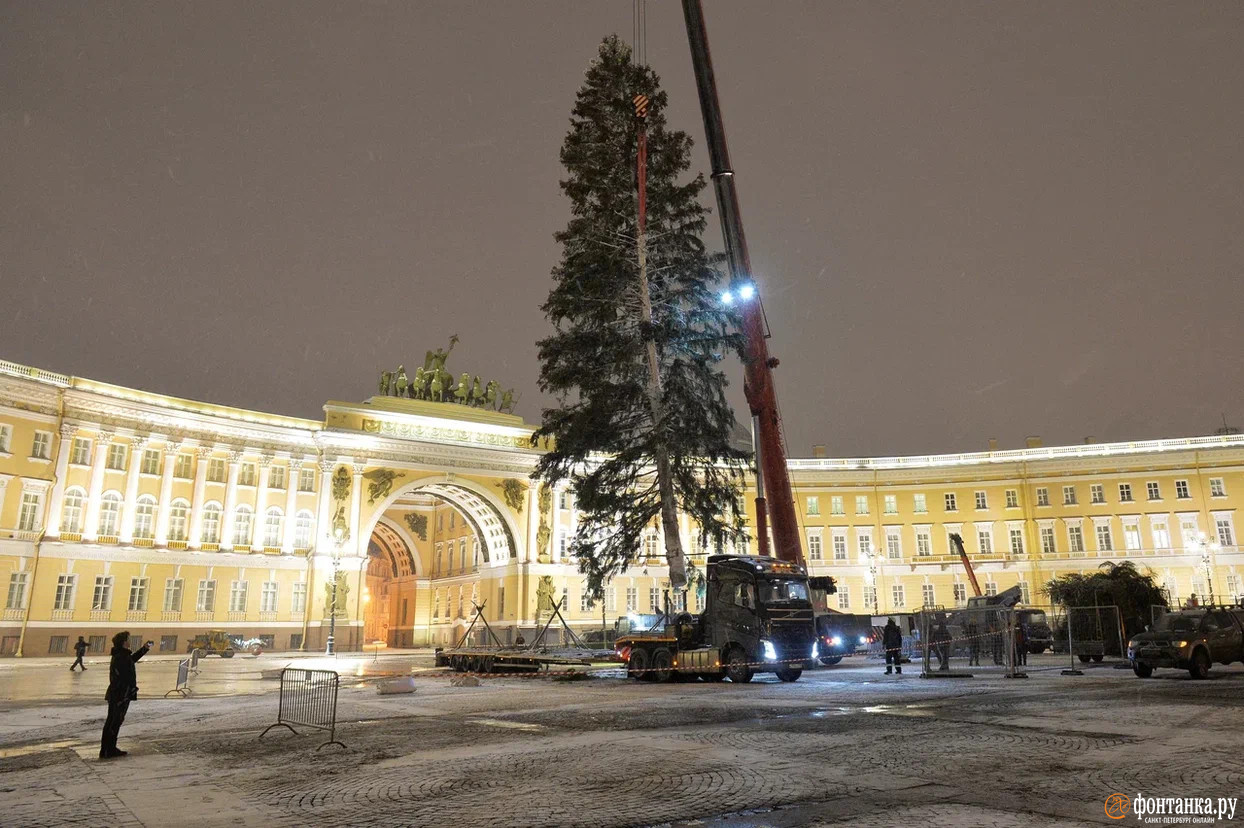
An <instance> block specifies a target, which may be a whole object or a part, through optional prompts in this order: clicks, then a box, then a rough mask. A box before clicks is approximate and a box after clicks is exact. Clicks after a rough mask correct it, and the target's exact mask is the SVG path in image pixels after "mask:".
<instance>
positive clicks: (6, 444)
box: [0, 425, 13, 454]
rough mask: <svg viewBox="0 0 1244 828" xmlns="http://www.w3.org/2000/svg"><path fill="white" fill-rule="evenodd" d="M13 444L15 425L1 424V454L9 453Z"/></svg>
mask: <svg viewBox="0 0 1244 828" xmlns="http://www.w3.org/2000/svg"><path fill="white" fill-rule="evenodd" d="M12 445H13V426H11V425H0V454H8V453H9V452H10V450H11V447H12Z"/></svg>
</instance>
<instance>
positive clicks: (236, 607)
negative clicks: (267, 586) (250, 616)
mask: <svg viewBox="0 0 1244 828" xmlns="http://www.w3.org/2000/svg"><path fill="white" fill-rule="evenodd" d="M246 589H247V582H246V581H234V582H233V583H232V584H231V585H230V587H229V612H246Z"/></svg>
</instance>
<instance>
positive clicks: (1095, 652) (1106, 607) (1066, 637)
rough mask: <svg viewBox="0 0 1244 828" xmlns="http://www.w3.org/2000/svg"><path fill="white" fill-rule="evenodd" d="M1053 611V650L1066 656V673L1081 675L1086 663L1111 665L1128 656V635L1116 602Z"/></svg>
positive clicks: (1064, 671) (1120, 661) (1087, 664)
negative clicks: (1115, 604)
mask: <svg viewBox="0 0 1244 828" xmlns="http://www.w3.org/2000/svg"><path fill="white" fill-rule="evenodd" d="M1055 612H1056V614H1055V623H1054V653H1055V654H1056V655H1065V656H1066V657H1067V664H1068V667H1067V669H1065V670H1063V673H1064V674H1065V675H1073V676H1074V675H1081V674H1082V668H1083V667H1085V666H1089V665H1098V664H1101V665H1103V666H1109V667H1114V666H1116V665H1121V664H1123V663H1124V661H1125V660H1126V659H1127V635H1126V633H1125V631H1124V627H1123V617H1122V614H1121V613H1120V612H1119V608H1118V607H1117V606H1114V605H1113V604H1102V605H1099V606H1089V607H1061V608H1059V609H1058V610H1056V611H1055Z"/></svg>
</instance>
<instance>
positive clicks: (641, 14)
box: [631, 0, 648, 66]
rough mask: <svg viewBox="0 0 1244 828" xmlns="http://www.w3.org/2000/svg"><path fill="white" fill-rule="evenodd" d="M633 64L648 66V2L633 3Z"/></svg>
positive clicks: (639, 0) (640, 0) (638, 0)
mask: <svg viewBox="0 0 1244 828" xmlns="http://www.w3.org/2000/svg"><path fill="white" fill-rule="evenodd" d="M631 62H633V63H634V64H635V65H636V66H647V65H648V0H632V3H631Z"/></svg>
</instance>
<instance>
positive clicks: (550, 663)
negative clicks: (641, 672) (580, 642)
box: [436, 647, 617, 673]
mask: <svg viewBox="0 0 1244 828" xmlns="http://www.w3.org/2000/svg"><path fill="white" fill-rule="evenodd" d="M601 661H617V656H616V655H615V653H614V651H613V650H583V649H565V650H562V649H548V648H543V647H542V648H539V649H527V648H526V647H503V648H500V649H498V648H496V647H454V648H451V649H448V650H438V651H437V652H436V666H438V667H448V668H450V669H451V670H453V671H454V672H457V673H537V672H540V671H542V670H544V671H548V670H550V669H552V668H553V667H589V666H591V665H592V664H594V663H597V662H601Z"/></svg>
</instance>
